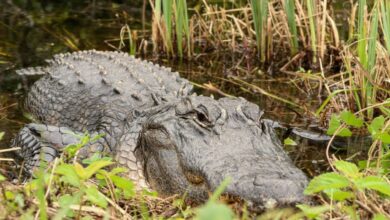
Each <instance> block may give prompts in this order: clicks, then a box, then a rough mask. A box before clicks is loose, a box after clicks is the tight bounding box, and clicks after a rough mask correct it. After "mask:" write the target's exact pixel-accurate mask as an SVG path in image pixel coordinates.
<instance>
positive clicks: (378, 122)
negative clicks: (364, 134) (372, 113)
mask: <svg viewBox="0 0 390 220" xmlns="http://www.w3.org/2000/svg"><path fill="white" fill-rule="evenodd" d="M384 124H385V118H384V117H383V116H379V117H376V118H374V119H373V120H372V122H371V124H369V125H368V126H367V127H368V131H369V132H370V134H371V135H372V136H373V137H375V136H376V135H377V134H378V133H380V132H381V129H382V128H383V126H384Z"/></svg>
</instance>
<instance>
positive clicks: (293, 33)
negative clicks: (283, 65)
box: [284, 0, 298, 55]
mask: <svg viewBox="0 0 390 220" xmlns="http://www.w3.org/2000/svg"><path fill="white" fill-rule="evenodd" d="M284 10H285V12H286V16H287V22H288V28H289V30H290V37H291V40H290V44H291V45H290V46H291V55H294V54H296V53H297V52H298V31H297V23H296V20H295V1H294V0H285V2H284Z"/></svg>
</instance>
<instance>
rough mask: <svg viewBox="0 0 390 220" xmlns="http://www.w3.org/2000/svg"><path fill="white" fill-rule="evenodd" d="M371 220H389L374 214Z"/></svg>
mask: <svg viewBox="0 0 390 220" xmlns="http://www.w3.org/2000/svg"><path fill="white" fill-rule="evenodd" d="M372 220H389V219H388V218H387V217H386V216H384V215H383V214H376V215H374V218H373V219H372Z"/></svg>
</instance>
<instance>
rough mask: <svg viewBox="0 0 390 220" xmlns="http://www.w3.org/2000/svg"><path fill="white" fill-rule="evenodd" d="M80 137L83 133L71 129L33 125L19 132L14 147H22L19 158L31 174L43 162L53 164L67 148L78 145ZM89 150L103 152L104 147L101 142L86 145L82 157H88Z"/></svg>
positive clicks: (25, 169)
mask: <svg viewBox="0 0 390 220" xmlns="http://www.w3.org/2000/svg"><path fill="white" fill-rule="evenodd" d="M80 136H82V133H80V132H74V131H72V130H71V129H70V128H66V127H56V126H50V125H44V124H34V123H31V124H28V125H26V126H25V127H24V128H22V129H21V130H20V131H19V133H18V135H17V136H16V138H15V139H14V140H13V146H14V147H20V150H19V151H18V156H20V158H22V159H23V160H24V161H23V169H24V171H26V172H27V173H31V172H32V171H33V170H34V169H35V168H37V167H39V165H40V163H41V162H42V161H44V162H46V163H48V162H51V161H53V160H54V159H55V158H56V157H58V156H59V155H60V154H61V152H62V151H63V149H64V148H65V147H66V146H68V145H70V144H76V143H78V142H79V141H80ZM92 146H93V147H92ZM87 148H88V150H90V149H91V148H93V149H94V152H96V151H102V150H103V145H102V144H101V143H99V142H95V143H93V144H88V145H86V146H85V147H83V149H82V150H80V154H81V155H80V157H84V156H87V155H88V152H87Z"/></svg>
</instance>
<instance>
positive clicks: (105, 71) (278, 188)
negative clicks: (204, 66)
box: [13, 50, 308, 207]
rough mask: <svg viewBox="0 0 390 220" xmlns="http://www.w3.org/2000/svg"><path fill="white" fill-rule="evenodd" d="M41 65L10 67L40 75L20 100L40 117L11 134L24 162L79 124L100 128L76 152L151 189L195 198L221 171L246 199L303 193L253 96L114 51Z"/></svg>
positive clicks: (51, 150)
mask: <svg viewBox="0 0 390 220" xmlns="http://www.w3.org/2000/svg"><path fill="white" fill-rule="evenodd" d="M47 63H48V64H47V65H45V66H41V67H33V68H26V69H21V70H18V71H17V73H18V74H20V75H43V76H42V78H40V79H39V80H38V81H36V82H35V83H34V85H33V86H32V87H31V89H30V91H29V93H28V94H27V97H26V102H25V107H26V109H27V110H28V111H29V112H30V113H31V114H32V115H33V117H34V118H35V119H36V120H37V121H39V123H40V124H38V123H31V124H28V125H26V126H25V127H24V128H22V129H21V130H20V132H19V133H18V134H17V136H16V138H15V139H14V141H13V145H14V146H17V147H20V149H21V150H20V151H19V156H20V157H21V158H22V159H23V160H24V163H23V164H24V168H25V169H26V170H29V171H31V170H34V169H35V168H36V167H37V166H39V164H40V161H42V160H45V161H52V160H54V159H55V157H58V156H59V155H60V154H61V152H63V149H64V148H65V146H67V145H69V144H72V143H76V142H77V141H78V140H79V138H78V135H74V134H83V133H84V132H87V131H88V132H89V133H90V134H91V135H92V134H99V135H102V136H101V137H100V139H99V140H97V141H95V142H92V143H90V144H87V145H86V146H85V147H83V148H82V149H81V150H80V152H79V153H78V157H79V158H86V157H89V156H91V155H93V154H94V153H96V152H101V153H104V154H109V155H111V156H112V157H113V158H114V159H115V160H116V161H117V163H118V164H119V165H120V166H124V167H126V168H128V172H127V173H126V176H127V177H128V178H130V179H132V180H134V182H135V183H136V184H137V186H138V187H140V188H142V187H147V188H151V189H153V190H156V191H157V192H159V195H161V196H170V195H174V194H185V195H187V198H190V199H192V200H193V201H204V200H206V199H207V198H208V195H209V193H210V192H212V191H213V190H215V189H216V187H218V186H219V185H220V184H221V182H222V181H223V180H224V179H225V178H230V179H231V182H230V184H229V185H228V186H227V188H226V190H225V194H226V195H228V196H232V197H234V198H240V199H242V200H244V201H246V202H248V203H249V204H251V205H252V207H254V206H256V207H265V206H266V205H267V204H276V205H282V206H284V205H292V204H296V203H298V202H302V201H304V200H306V197H305V196H304V194H303V191H304V189H305V187H306V186H307V184H308V179H307V177H306V175H305V174H304V173H303V172H302V170H300V169H298V168H297V167H296V166H295V165H294V164H293V163H292V161H291V159H290V158H289V157H288V155H287V154H286V152H284V150H283V148H282V145H281V143H280V140H279V139H278V137H277V135H276V133H275V131H274V129H273V127H272V125H271V124H270V122H269V120H266V119H264V118H263V117H262V116H263V111H262V110H260V108H259V106H257V105H256V104H253V103H251V102H249V101H247V100H245V99H244V98H220V99H214V98H213V97H206V96H198V95H196V94H195V93H193V92H192V85H191V83H190V82H189V81H188V80H186V79H183V78H181V77H180V76H179V74H178V73H177V72H172V71H171V69H170V68H166V67H162V66H159V65H158V64H153V63H151V62H149V61H143V60H140V59H138V58H134V57H133V56H129V55H128V54H126V53H122V52H108V51H95V50H89V51H80V52H73V53H66V54H58V55H55V56H54V58H53V59H52V60H48V61H47Z"/></svg>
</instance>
